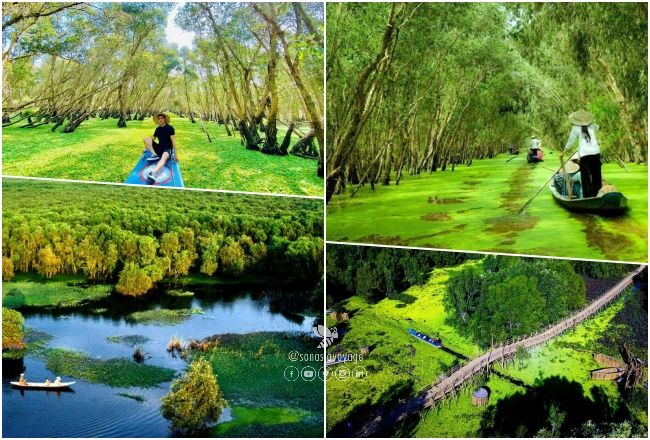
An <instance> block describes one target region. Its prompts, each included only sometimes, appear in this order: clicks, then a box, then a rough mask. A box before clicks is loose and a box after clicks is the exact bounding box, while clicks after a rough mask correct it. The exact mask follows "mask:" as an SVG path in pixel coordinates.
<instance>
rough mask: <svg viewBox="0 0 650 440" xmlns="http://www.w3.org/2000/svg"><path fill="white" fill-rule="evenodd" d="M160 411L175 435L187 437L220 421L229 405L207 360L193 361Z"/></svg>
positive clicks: (166, 398) (173, 385)
mask: <svg viewBox="0 0 650 440" xmlns="http://www.w3.org/2000/svg"><path fill="white" fill-rule="evenodd" d="M161 400H162V406H161V408H160V409H161V411H162V414H163V416H164V417H165V418H166V419H169V420H170V422H171V426H172V429H173V430H174V431H175V432H178V433H182V434H188V433H193V432H196V431H198V430H199V429H201V428H203V427H204V426H205V425H206V424H213V423H216V422H217V420H219V416H220V415H221V412H222V411H223V409H224V408H225V407H226V405H227V402H226V400H225V399H224V398H223V396H222V394H221V390H220V389H219V384H218V383H217V377H216V376H215V375H214V374H213V372H212V366H211V365H210V363H209V362H208V361H206V360H204V359H201V358H199V359H196V360H194V361H192V363H191V364H190V366H189V367H188V369H187V372H186V373H185V374H184V375H183V376H182V377H180V378H178V379H176V380H174V382H172V386H171V390H170V391H169V393H168V394H167V395H165V396H164V397H163V398H162V399H161Z"/></svg>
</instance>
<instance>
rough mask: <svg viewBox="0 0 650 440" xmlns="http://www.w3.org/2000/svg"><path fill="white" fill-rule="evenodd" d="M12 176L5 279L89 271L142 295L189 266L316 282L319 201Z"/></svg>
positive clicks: (6, 189) (6, 203) (7, 189)
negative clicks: (33, 179)
mask: <svg viewBox="0 0 650 440" xmlns="http://www.w3.org/2000/svg"><path fill="white" fill-rule="evenodd" d="M77 186H78V185H76V184H70V183H53V182H41V181H23V180H14V179H5V180H4V181H3V195H4V197H3V221H4V224H3V229H2V244H3V279H4V280H7V281H8V280H10V279H11V278H12V277H13V276H14V274H15V273H28V272H32V271H34V272H38V274H40V275H41V276H43V277H46V278H49V277H52V276H54V275H57V274H83V275H84V276H85V277H86V278H87V279H88V280H89V281H90V282H95V281H98V280H117V290H118V292H120V293H122V294H124V295H132V296H137V295H142V294H144V293H146V292H147V291H148V290H150V289H151V288H152V287H153V286H154V285H155V283H156V282H158V281H161V280H163V279H164V278H168V279H176V278H178V277H180V276H184V275H187V274H189V273H202V274H204V275H206V276H213V275H223V276H227V277H238V276H240V275H242V274H261V273H263V274H268V275H273V276H276V277H278V278H279V279H282V280H283V281H286V282H294V283H299V284H301V285H305V286H308V287H312V288H313V287H314V286H316V285H317V284H318V283H319V280H320V279H321V277H322V270H323V267H322V266H323V239H322V238H321V237H322V231H323V215H322V202H319V201H318V200H310V199H292V198H287V197H261V196H246V195H241V194H236V195H235V194H218V193H210V192H194V191H173V190H156V189H153V190H143V189H142V188H132V187H122V186H110V185H84V188H83V191H79V188H77Z"/></svg>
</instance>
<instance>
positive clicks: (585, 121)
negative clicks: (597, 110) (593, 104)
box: [569, 110, 594, 126]
mask: <svg viewBox="0 0 650 440" xmlns="http://www.w3.org/2000/svg"><path fill="white" fill-rule="evenodd" d="M569 119H570V120H571V123H572V124H573V125H580V126H583V125H589V124H591V123H592V122H594V115H592V114H591V113H589V112H588V111H587V110H578V111H576V112H573V113H571V115H570V116H569Z"/></svg>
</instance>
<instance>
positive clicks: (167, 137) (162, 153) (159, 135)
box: [143, 113, 178, 184]
mask: <svg viewBox="0 0 650 440" xmlns="http://www.w3.org/2000/svg"><path fill="white" fill-rule="evenodd" d="M156 124H158V127H156V131H154V132H153V138H150V137H146V138H144V139H143V142H144V146H145V148H146V149H147V150H149V151H150V152H151V156H150V157H149V158H147V161H149V162H156V161H157V162H158V164H156V168H154V169H153V170H152V171H150V172H149V173H147V176H146V178H147V183H149V184H153V183H156V177H158V175H159V174H160V170H161V169H162V167H164V166H165V164H166V163H167V161H168V160H169V159H170V158H171V157H172V154H173V156H174V159H175V160H176V161H178V153H177V152H176V132H175V131H174V127H172V126H171V125H169V116H167V115H166V114H165V113H159V114H158V115H156ZM154 138H155V139H157V140H158V142H156V141H154Z"/></svg>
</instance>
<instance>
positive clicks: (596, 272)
mask: <svg viewBox="0 0 650 440" xmlns="http://www.w3.org/2000/svg"><path fill="white" fill-rule="evenodd" d="M571 265H572V266H573V268H574V269H575V271H576V272H577V273H579V274H581V275H583V276H586V277H590V278H596V279H599V280H617V279H621V278H623V277H624V276H626V275H628V274H629V273H630V272H631V268H632V266H630V265H629V264H617V263H610V264H603V263H596V262H593V261H579V260H573V261H571Z"/></svg>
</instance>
